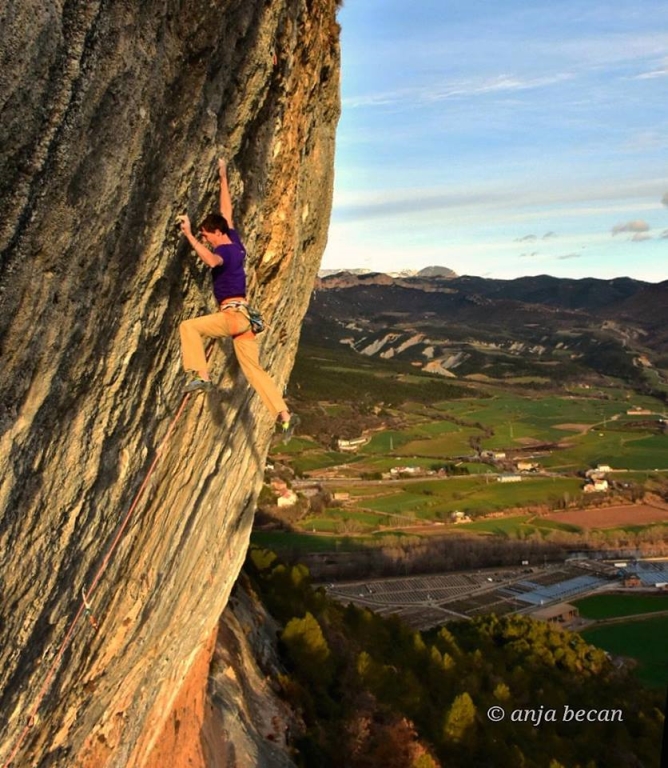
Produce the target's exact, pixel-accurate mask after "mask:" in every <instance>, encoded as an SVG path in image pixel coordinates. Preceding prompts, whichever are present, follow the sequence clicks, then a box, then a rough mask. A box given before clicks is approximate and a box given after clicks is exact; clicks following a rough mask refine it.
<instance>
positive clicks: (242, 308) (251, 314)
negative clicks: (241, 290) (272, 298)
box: [220, 301, 266, 338]
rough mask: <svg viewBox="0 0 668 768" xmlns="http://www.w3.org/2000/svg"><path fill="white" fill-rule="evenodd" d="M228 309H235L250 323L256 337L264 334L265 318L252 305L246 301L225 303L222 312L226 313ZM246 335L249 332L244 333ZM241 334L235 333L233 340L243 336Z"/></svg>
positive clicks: (221, 306) (222, 305) (221, 308)
mask: <svg viewBox="0 0 668 768" xmlns="http://www.w3.org/2000/svg"><path fill="white" fill-rule="evenodd" d="M228 309H234V310H235V311H237V312H239V313H241V314H242V315H243V316H244V317H245V318H246V319H247V320H248V322H249V323H250V330H251V331H253V333H254V334H255V335H257V334H258V333H262V331H264V329H265V328H266V325H265V322H264V318H263V317H262V314H261V313H260V310H259V309H255V308H254V307H251V305H250V304H248V303H247V302H245V301H223V303H222V304H221V305H220V311H221V312H225V311H226V310H228ZM244 333H247V331H244ZM241 335H242V334H240V333H235V334H234V335H233V336H232V338H234V337H235V336H241Z"/></svg>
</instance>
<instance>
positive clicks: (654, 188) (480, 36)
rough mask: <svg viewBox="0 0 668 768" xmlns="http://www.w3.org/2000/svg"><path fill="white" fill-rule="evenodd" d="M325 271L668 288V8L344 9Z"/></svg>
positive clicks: (535, 1)
mask: <svg viewBox="0 0 668 768" xmlns="http://www.w3.org/2000/svg"><path fill="white" fill-rule="evenodd" d="M339 22H340V23H341V27H342V75H341V94H342V103H343V109H342V115H341V121H340V123H339V128H338V133H337V148H336V177H335V192H334V210H333V214H332V222H331V226H330V230H329V243H328V246H327V249H326V251H325V255H324V258H323V263H322V267H323V268H327V269H334V268H341V269H344V268H352V267H365V268H368V269H373V270H377V271H396V270H401V269H420V268H422V267H425V266H430V265H433V264H440V265H442V266H446V267H450V268H451V269H454V270H455V271H456V272H457V273H459V274H471V275H484V276H489V277H496V278H513V277H519V276H521V275H532V274H551V275H555V276H558V277H586V276H592V277H602V278H611V277H617V276H621V275H630V276H631V277H635V278H638V279H641V280H649V281H652V282H658V281H660V280H665V279H668V258H667V256H668V3H666V2H665V0H633V2H628V0H614V2H613V1H610V2H608V1H605V2H603V1H600V0H558V2H554V0H551V2H544V1H543V0H524V1H523V2H520V1H519V0H505V2H503V3H500V2H498V0H497V1H495V2H492V0H466V1H464V0H417V1H416V2H415V3H407V2H406V0H402V1H401V2H400V1H399V0H345V3H344V6H343V8H342V9H341V10H340V11H339Z"/></svg>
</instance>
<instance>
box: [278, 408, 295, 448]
mask: <svg viewBox="0 0 668 768" xmlns="http://www.w3.org/2000/svg"><path fill="white" fill-rule="evenodd" d="M297 424H299V416H297V414H296V413H291V414H290V418H289V419H288V420H287V421H280V422H279V423H278V429H279V433H280V436H281V442H283V443H289V442H290V438H291V437H292V435H293V434H294V432H295V427H296V426H297Z"/></svg>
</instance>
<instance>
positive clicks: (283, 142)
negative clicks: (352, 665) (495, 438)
mask: <svg viewBox="0 0 668 768" xmlns="http://www.w3.org/2000/svg"><path fill="white" fill-rule="evenodd" d="M335 5H336V2H335V0H319V1H318V2H314V1H313V0H274V1H273V2H271V3H269V2H266V1H265V0H213V1H211V0H159V2H158V0H146V1H145V2H144V1H143V2H141V3H140V2H130V1H128V0H111V2H102V1H101V0H98V1H96V0H68V1H67V2H61V1H59V2H55V3H44V2H36V0H17V2H13V3H9V4H4V5H3V6H2V9H0V36H1V37H0V61H1V62H2V67H0V111H1V120H0V206H1V208H0V252H1V261H0V350H1V356H2V357H1V365H0V458H1V461H2V473H1V476H0V578H1V584H0V591H1V595H2V606H1V615H0V762H1V763H2V765H4V764H5V762H6V761H7V760H9V759H10V758H13V760H14V765H22V766H23V765H31V766H46V765H48V766H68V767H69V766H140V765H142V764H144V763H145V762H146V760H147V755H149V754H150V753H151V751H152V748H153V747H154V742H155V740H156V734H158V733H159V732H160V731H161V729H162V727H163V726H164V721H165V719H166V718H167V717H168V713H169V711H170V707H171V705H172V703H173V702H174V701H176V699H177V697H178V694H179V690H180V688H181V684H182V681H183V680H185V679H186V678H187V677H188V675H189V672H190V671H191V667H192V666H193V664H201V658H202V654H204V656H207V654H209V653H210V652H211V651H212V648H213V642H212V640H211V638H212V637H213V636H214V632H215V627H216V624H217V621H218V618H219V616H220V614H221V613H222V611H223V608H224V606H225V604H226V602H227V598H228V595H229V592H230V589H231V587H232V584H233V583H234V580H235V578H236V575H237V573H238V571H239V568H240V565H241V562H242V561H243V558H244V555H245V551H246V546H247V542H248V536H249V531H250V526H251V519H252V514H253V509H254V501H255V497H256V493H257V490H258V486H259V481H260V478H261V475H262V470H263V464H264V459H265V455H266V450H267V447H268V441H269V435H270V427H271V417H270V416H269V414H268V413H266V411H265V410H264V409H263V406H262V404H261V402H260V401H259V399H258V398H257V396H255V395H254V394H252V392H251V390H249V388H248V387H247V385H246V384H245V382H244V381H243V377H242V376H241V374H240V373H239V372H238V370H237V368H236V366H235V365H234V364H233V363H232V361H231V348H230V347H229V346H228V345H227V344H224V343H221V344H217V345H215V346H214V350H213V355H212V364H213V374H214V378H216V379H217V380H218V381H219V387H218V389H216V390H215V391H214V392H213V394H212V395H211V396H210V397H208V396H199V397H192V398H191V399H190V400H189V401H187V402H186V403H185V406H184V409H183V411H182V415H181V416H180V418H179V420H178V421H177V422H176V424H175V426H174V429H173V431H172V432H171V436H170V437H169V439H168V440H167V441H166V442H163V441H164V438H165V436H166V433H167V430H168V425H169V424H170V423H171V420H172V418H173V416H174V415H175V414H176V413H177V412H178V409H179V407H180V405H181V404H182V397H181V394H180V386H181V384H182V380H181V376H182V374H181V370H180V354H179V344H178V334H177V328H178V323H179V321H180V320H182V319H184V318H187V317H192V316H194V315H196V314H198V313H201V312H203V311H210V310H211V309H212V304H211V298H210V296H209V294H210V288H209V282H208V281H209V276H208V274H207V271H206V269H205V268H203V267H200V266H199V265H198V263H197V262H196V259H195V258H194V257H193V255H192V254H191V253H190V252H189V249H188V248H186V247H184V245H183V243H182V240H181V238H180V237H178V235H177V230H176V227H175V216H176V214H177V213H180V212H183V211H184V210H188V211H189V213H190V214H191V216H192V217H194V218H195V219H197V217H198V216H200V215H201V214H203V213H205V212H208V210H210V209H211V208H215V206H216V204H217V199H216V189H217V178H216V167H215V166H216V158H217V156H218V155H219V154H223V155H224V156H226V157H227V158H228V161H229V165H230V181H231V187H232V192H233V197H234V202H235V222H236V224H237V227H238V228H239V229H240V230H241V232H242V235H243V236H244V239H245V242H246V245H247V248H248V253H249V258H250V262H249V264H248V272H249V278H250V285H251V289H252V290H251V293H252V297H253V299H254V301H255V303H257V304H258V305H260V307H261V308H262V310H263V311H264V313H265V316H266V319H267V320H268V322H269V328H268V330H267V331H265V333H263V334H262V336H260V337H259V340H260V346H261V356H262V360H263V362H264V364H265V365H266V366H267V368H268V370H269V371H270V373H271V374H272V376H274V377H275V379H276V380H277V381H278V382H279V384H284V383H285V382H286V380H287V377H288V375H289V371H290V368H291V366H292V362H293V357H294V353H295V349H296V346H297V342H298V335H299V327H300V323H301V320H302V317H303V314H304V312H305V310H306V306H307V303H308V299H309V294H310V292H311V289H312V286H313V281H314V277H315V274H316V272H317V269H318V265H319V261H320V256H321V253H322V250H323V248H324V244H325V238H326V231H327V225H328V220H329V213H330V205H331V189H332V168H333V152H334V131H335V125H336V121H337V118H338V111H339V104H338V64H339V49H338V26H337V23H336V20H335ZM156 458H157V464H155V465H154V466H155V468H154V470H153V471H152V472H151V474H150V481H149V482H148V483H147V484H145V485H144V486H142V481H143V479H144V477H146V475H147V472H148V471H149V468H150V467H151V466H152V464H153V462H154V460H155V459H156ZM140 489H141V491H142V495H141V496H140V500H139V502H138V504H137V506H136V507H134V508H133V507H132V506H131V505H132V502H133V499H134V498H135V497H136V494H137V493H138V491H140ZM130 510H133V511H132V513H131V514H130V515H129V516H128V512H129V511H130ZM125 520H127V524H126V526H125V527H124V528H122V529H119V526H120V525H121V523H122V521H125ZM117 533H118V534H119V538H118V539H115V538H114V537H115V535H116V534H117ZM82 589H85V590H87V591H88V592H89V593H90V608H91V611H92V617H90V618H88V617H87V616H86V615H85V613H84V612H83V602H82ZM93 623H96V624H97V625H99V626H98V629H97V630H95V629H94V627H93Z"/></svg>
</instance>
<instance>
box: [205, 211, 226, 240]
mask: <svg viewBox="0 0 668 768" xmlns="http://www.w3.org/2000/svg"><path fill="white" fill-rule="evenodd" d="M199 228H200V230H202V229H203V230H204V231H205V232H216V231H219V232H222V233H223V234H224V235H226V234H228V232H229V231H230V225H229V224H228V223H227V219H226V218H225V217H224V216H223V215H222V214H220V213H210V214H209V215H208V216H205V217H204V219H202V222H201V223H200V225H199Z"/></svg>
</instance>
